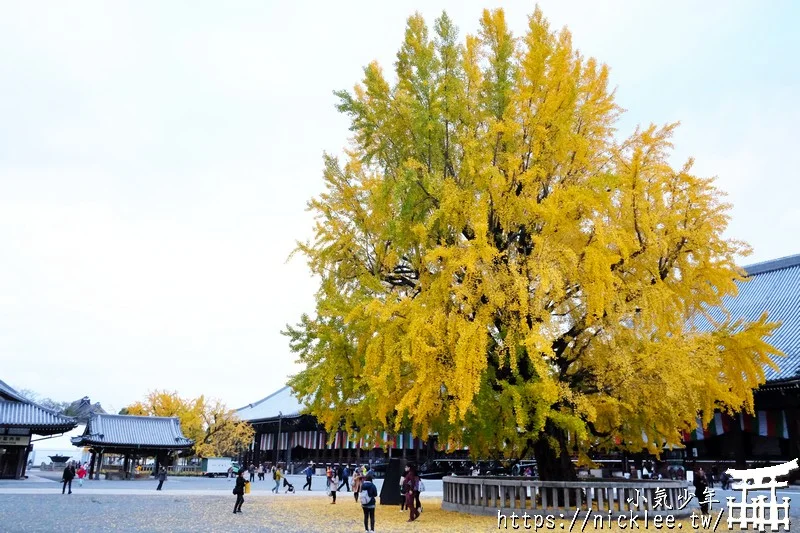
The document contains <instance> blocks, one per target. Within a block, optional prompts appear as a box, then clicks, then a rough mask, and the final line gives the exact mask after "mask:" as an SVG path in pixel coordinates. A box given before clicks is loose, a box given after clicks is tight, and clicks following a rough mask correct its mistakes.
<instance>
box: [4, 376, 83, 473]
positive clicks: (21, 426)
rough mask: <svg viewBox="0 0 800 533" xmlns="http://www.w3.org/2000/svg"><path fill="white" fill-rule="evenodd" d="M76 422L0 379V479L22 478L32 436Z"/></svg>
mask: <svg viewBox="0 0 800 533" xmlns="http://www.w3.org/2000/svg"><path fill="white" fill-rule="evenodd" d="M77 425H78V423H77V421H76V420H75V419H74V418H71V417H68V416H64V415H61V414H58V413H56V412H55V411H51V410H50V409H47V408H45V407H42V406H41V405H38V404H36V403H35V402H32V401H30V400H28V399H27V398H25V397H24V396H22V395H20V394H19V393H18V392H17V391H15V390H14V389H12V388H11V387H9V386H8V385H7V384H6V383H5V382H3V381H2V380H0V479H21V478H24V477H25V470H26V468H27V464H28V454H29V453H30V452H31V450H32V449H33V445H32V442H34V441H35V439H33V436H34V435H42V436H48V435H57V434H60V433H66V432H68V431H71V430H72V429H74V428H75V427H76V426H77Z"/></svg>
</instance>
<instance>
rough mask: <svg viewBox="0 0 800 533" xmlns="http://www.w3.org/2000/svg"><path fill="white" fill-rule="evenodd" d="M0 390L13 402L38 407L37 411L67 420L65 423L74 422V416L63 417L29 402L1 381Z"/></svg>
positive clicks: (52, 410) (29, 400) (54, 411)
mask: <svg viewBox="0 0 800 533" xmlns="http://www.w3.org/2000/svg"><path fill="white" fill-rule="evenodd" d="M0 390H2V391H3V392H4V393H5V394H7V395H8V396H11V397H12V398H14V400H15V401H17V402H21V403H26V404H28V405H33V406H34V407H38V408H39V409H41V410H43V411H45V412H47V413H50V414H52V415H54V416H57V417H60V418H63V419H64V420H67V421H71V422H74V421H75V420H76V419H75V417H74V416H67V415H65V414H63V413H59V412H58V411H56V410H54V409H50V408H49V407H45V406H44V405H41V404H39V403H38V402H35V401H33V400H31V399H30V398H26V397H25V396H23V395H22V394H20V393H19V392H17V390H16V389H15V388H13V387H12V386H11V385H9V384H8V383H6V382H5V381H3V380H2V379H0ZM4 401H12V400H4Z"/></svg>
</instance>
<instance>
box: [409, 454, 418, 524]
mask: <svg viewBox="0 0 800 533" xmlns="http://www.w3.org/2000/svg"><path fill="white" fill-rule="evenodd" d="M406 478H407V480H408V491H407V492H406V508H407V509H408V521H409V522H413V521H414V520H416V519H417V518H419V509H418V508H417V505H416V503H415V502H414V493H415V492H416V494H417V495H419V477H418V476H417V470H416V469H415V468H414V467H413V466H412V467H411V468H409V469H408V474H407V475H406Z"/></svg>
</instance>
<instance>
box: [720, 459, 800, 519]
mask: <svg viewBox="0 0 800 533" xmlns="http://www.w3.org/2000/svg"><path fill="white" fill-rule="evenodd" d="M796 468H798V466H797V459H795V460H793V461H789V462H788V463H783V464H780V465H776V466H768V467H765V468H753V469H752V470H733V469H729V470H728V471H727V472H726V473H727V474H729V475H730V476H731V477H733V479H740V480H742V481H741V483H737V484H734V485H733V487H732V488H733V489H734V490H741V491H742V500H741V501H740V502H737V501H736V498H734V497H731V496H728V498H727V500H728V529H732V528H733V525H734V524H739V529H749V527H748V526H752V527H753V528H755V529H757V530H758V531H764V530H765V528H766V526H770V530H772V531H777V530H778V526H783V529H784V530H785V531H788V530H789V498H786V497H784V498H783V503H778V500H777V496H776V495H775V489H778V488H781V487H785V486H786V485H788V483H787V482H786V481H777V478H778V477H782V476H787V475H788V474H789V472H791V471H792V470H794V469H796ZM766 489H769V491H770V492H769V501H767V500H766V496H764V495H763V494H761V495H759V496H758V497H751V498H750V502H749V503H748V501H747V493H748V492H749V491H760V490H766ZM735 511H738V514H735Z"/></svg>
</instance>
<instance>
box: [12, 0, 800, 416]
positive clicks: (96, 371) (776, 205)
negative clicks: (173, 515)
mask: <svg viewBox="0 0 800 533" xmlns="http://www.w3.org/2000/svg"><path fill="white" fill-rule="evenodd" d="M645 4H647V5H645ZM498 5H500V4H499V3H497V2H475V1H459V2H455V1H452V2H440V1H425V2H421V1H419V0H418V1H417V2H416V3H415V2H408V1H395V2H391V3H388V2H387V3H384V2H366V1H364V2H345V1H342V2H299V1H296V2H263V1H253V2H246V1H236V2H229V3H226V5H223V3H220V2H197V1H192V2H177V1H172V2H155V1H146V2H142V1H137V2H130V3H123V2H85V1H76V2H69V3H64V2H49V3H46V2H22V1H17V2H12V1H8V2H3V3H2V4H0V50H2V53H0V379H3V380H4V381H6V382H8V383H9V384H11V385H12V386H15V387H18V388H29V389H33V390H35V391H37V392H39V393H41V394H43V395H46V396H51V397H53V398H54V399H59V400H74V399H76V398H79V397H82V396H84V395H88V396H90V397H91V399H92V401H100V402H102V404H103V405H104V406H106V407H112V408H114V409H119V408H121V407H123V406H124V405H126V404H128V403H130V402H132V401H134V400H137V399H139V398H141V397H142V396H143V395H144V394H146V393H147V391H148V390H150V389H153V388H168V389H175V390H178V391H179V392H180V393H181V394H183V395H186V396H195V395H199V394H201V393H202V394H207V395H209V396H213V397H218V398H221V399H223V400H224V401H226V402H227V403H228V404H229V405H230V406H231V407H240V406H242V405H244V404H247V403H249V402H252V401H255V400H258V399H260V398H262V397H264V396H266V395H267V394H269V393H271V392H273V391H274V390H275V389H277V388H278V387H280V386H282V385H283V384H284V382H285V379H286V376H287V374H290V373H292V372H294V371H295V370H296V367H295V366H294V364H293V361H294V357H293V355H292V354H290V352H289V351H288V347H287V342H286V339H285V338H284V337H283V336H281V335H280V333H279V331H280V330H281V329H282V328H283V326H284V325H285V324H286V323H287V322H292V323H294V322H295V321H296V320H297V319H298V317H299V316H300V314H301V313H302V312H304V311H311V310H312V309H313V292H314V290H315V285H314V283H313V281H312V280H311V279H310V277H309V275H308V273H307V270H306V267H305V264H304V263H303V262H302V260H300V259H296V260H293V261H292V262H290V263H286V259H287V256H288V254H289V253H290V251H291V250H292V248H293V246H294V241H295V239H304V238H306V237H307V236H308V235H309V233H310V228H311V223H310V217H309V215H308V214H307V213H306V212H305V211H304V208H305V203H306V201H307V200H308V199H309V198H311V197H312V196H314V195H315V194H317V193H318V192H319V191H320V190H321V167H322V165H321V161H322V160H321V157H322V153H323V151H329V152H334V153H340V152H341V149H342V148H343V147H344V146H345V144H346V140H347V137H348V131H347V121H346V119H345V117H343V116H339V115H338V114H337V112H336V110H335V109H334V104H335V98H334V97H333V96H332V94H331V92H332V91H333V90H334V89H342V88H347V89H349V88H351V87H352V86H353V84H354V83H355V82H357V81H358V80H359V79H360V75H361V69H362V67H363V66H364V65H366V64H367V63H368V62H369V61H370V60H372V59H378V60H379V61H380V62H381V63H382V64H383V65H384V66H385V68H386V69H388V70H391V68H392V67H391V64H392V62H393V61H394V54H395V53H396V51H397V50H398V48H399V46H400V43H401V40H402V37H403V32H404V28H405V20H406V18H407V17H408V16H409V15H411V14H412V13H413V12H414V11H415V10H420V11H421V13H422V14H423V15H424V16H425V17H426V19H427V20H428V21H429V22H432V20H433V18H435V17H436V16H437V15H438V14H439V13H441V11H442V9H446V10H447V11H448V13H450V15H451V16H452V17H453V18H454V19H455V21H456V23H457V24H458V25H459V27H460V28H461V30H462V35H463V34H464V33H465V32H474V31H475V29H476V28H477V21H478V19H479V17H480V14H481V9H482V8H483V7H496V6H498ZM503 5H504V7H506V12H507V17H508V19H509V21H510V24H511V25H512V28H514V29H515V30H516V33H517V34H519V33H520V32H521V31H522V29H523V28H524V26H525V24H526V15H527V14H529V13H531V12H532V11H533V7H534V4H533V3H532V2H504V3H503ZM540 5H541V7H542V9H543V10H544V12H545V15H546V16H547V17H548V18H549V19H550V21H551V22H552V24H553V25H554V26H555V27H561V26H563V25H567V26H569V28H570V29H571V30H572V32H573V35H574V42H575V43H576V45H577V46H578V47H579V48H580V49H581V51H582V52H583V53H584V54H585V55H592V56H595V57H597V58H599V59H600V60H602V61H604V62H606V63H608V64H609V65H610V66H611V68H612V76H613V78H612V82H613V84H614V85H617V86H618V102H619V103H620V104H621V105H622V106H623V107H624V108H626V109H627V110H628V112H627V113H626V115H625V117H624V118H623V120H622V121H621V123H620V125H619V126H620V129H621V131H622V132H625V133H627V132H630V131H631V130H632V129H633V127H634V126H635V125H636V124H637V123H644V124H647V123H649V122H657V123H664V122H669V121H675V120H680V121H681V122H682V124H683V126H682V127H681V129H680V130H679V132H678V134H677V136H676V138H675V143H676V162H679V161H680V160H682V159H684V158H685V157H687V156H689V155H693V156H695V157H696V159H697V165H696V167H695V168H696V170H697V172H698V173H699V174H703V175H716V176H718V177H719V182H718V183H719V186H720V187H721V188H723V189H725V190H727V191H728V192H729V193H730V200H731V202H732V203H733V204H734V209H733V213H732V214H733V220H732V223H731V226H730V235H731V236H735V237H737V238H741V239H744V240H746V241H748V242H750V243H751V244H752V245H753V246H754V248H755V254H754V255H753V256H752V257H750V258H749V259H748V260H747V261H746V262H748V263H749V262H755V261H761V260H767V259H772V258H777V257H781V256H785V255H792V254H795V253H800V244H798V242H800V240H799V239H798V238H797V234H798V232H800V206H798V202H797V197H798V193H799V192H800V185H799V184H800V171H798V168H800V164H798V163H800V161H799V159H800V156H798V153H800V150H798V148H797V134H796V129H797V127H798V124H800V111H799V110H798V95H799V94H800V69H799V68H798V66H800V59H798V54H800V37H799V35H800V32H797V30H796V27H795V24H796V21H797V20H800V8H799V7H798V6H800V4H797V3H794V4H793V3H792V2H790V1H783V2H779V1H773V2H721V1H719V2H704V3H697V2H661V3H660V5H655V4H653V3H640V2H633V1H631V2H607V1H606V2H564V1H560V2H557V1H552V2H549V1H548V2H542V3H541V4H540Z"/></svg>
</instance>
